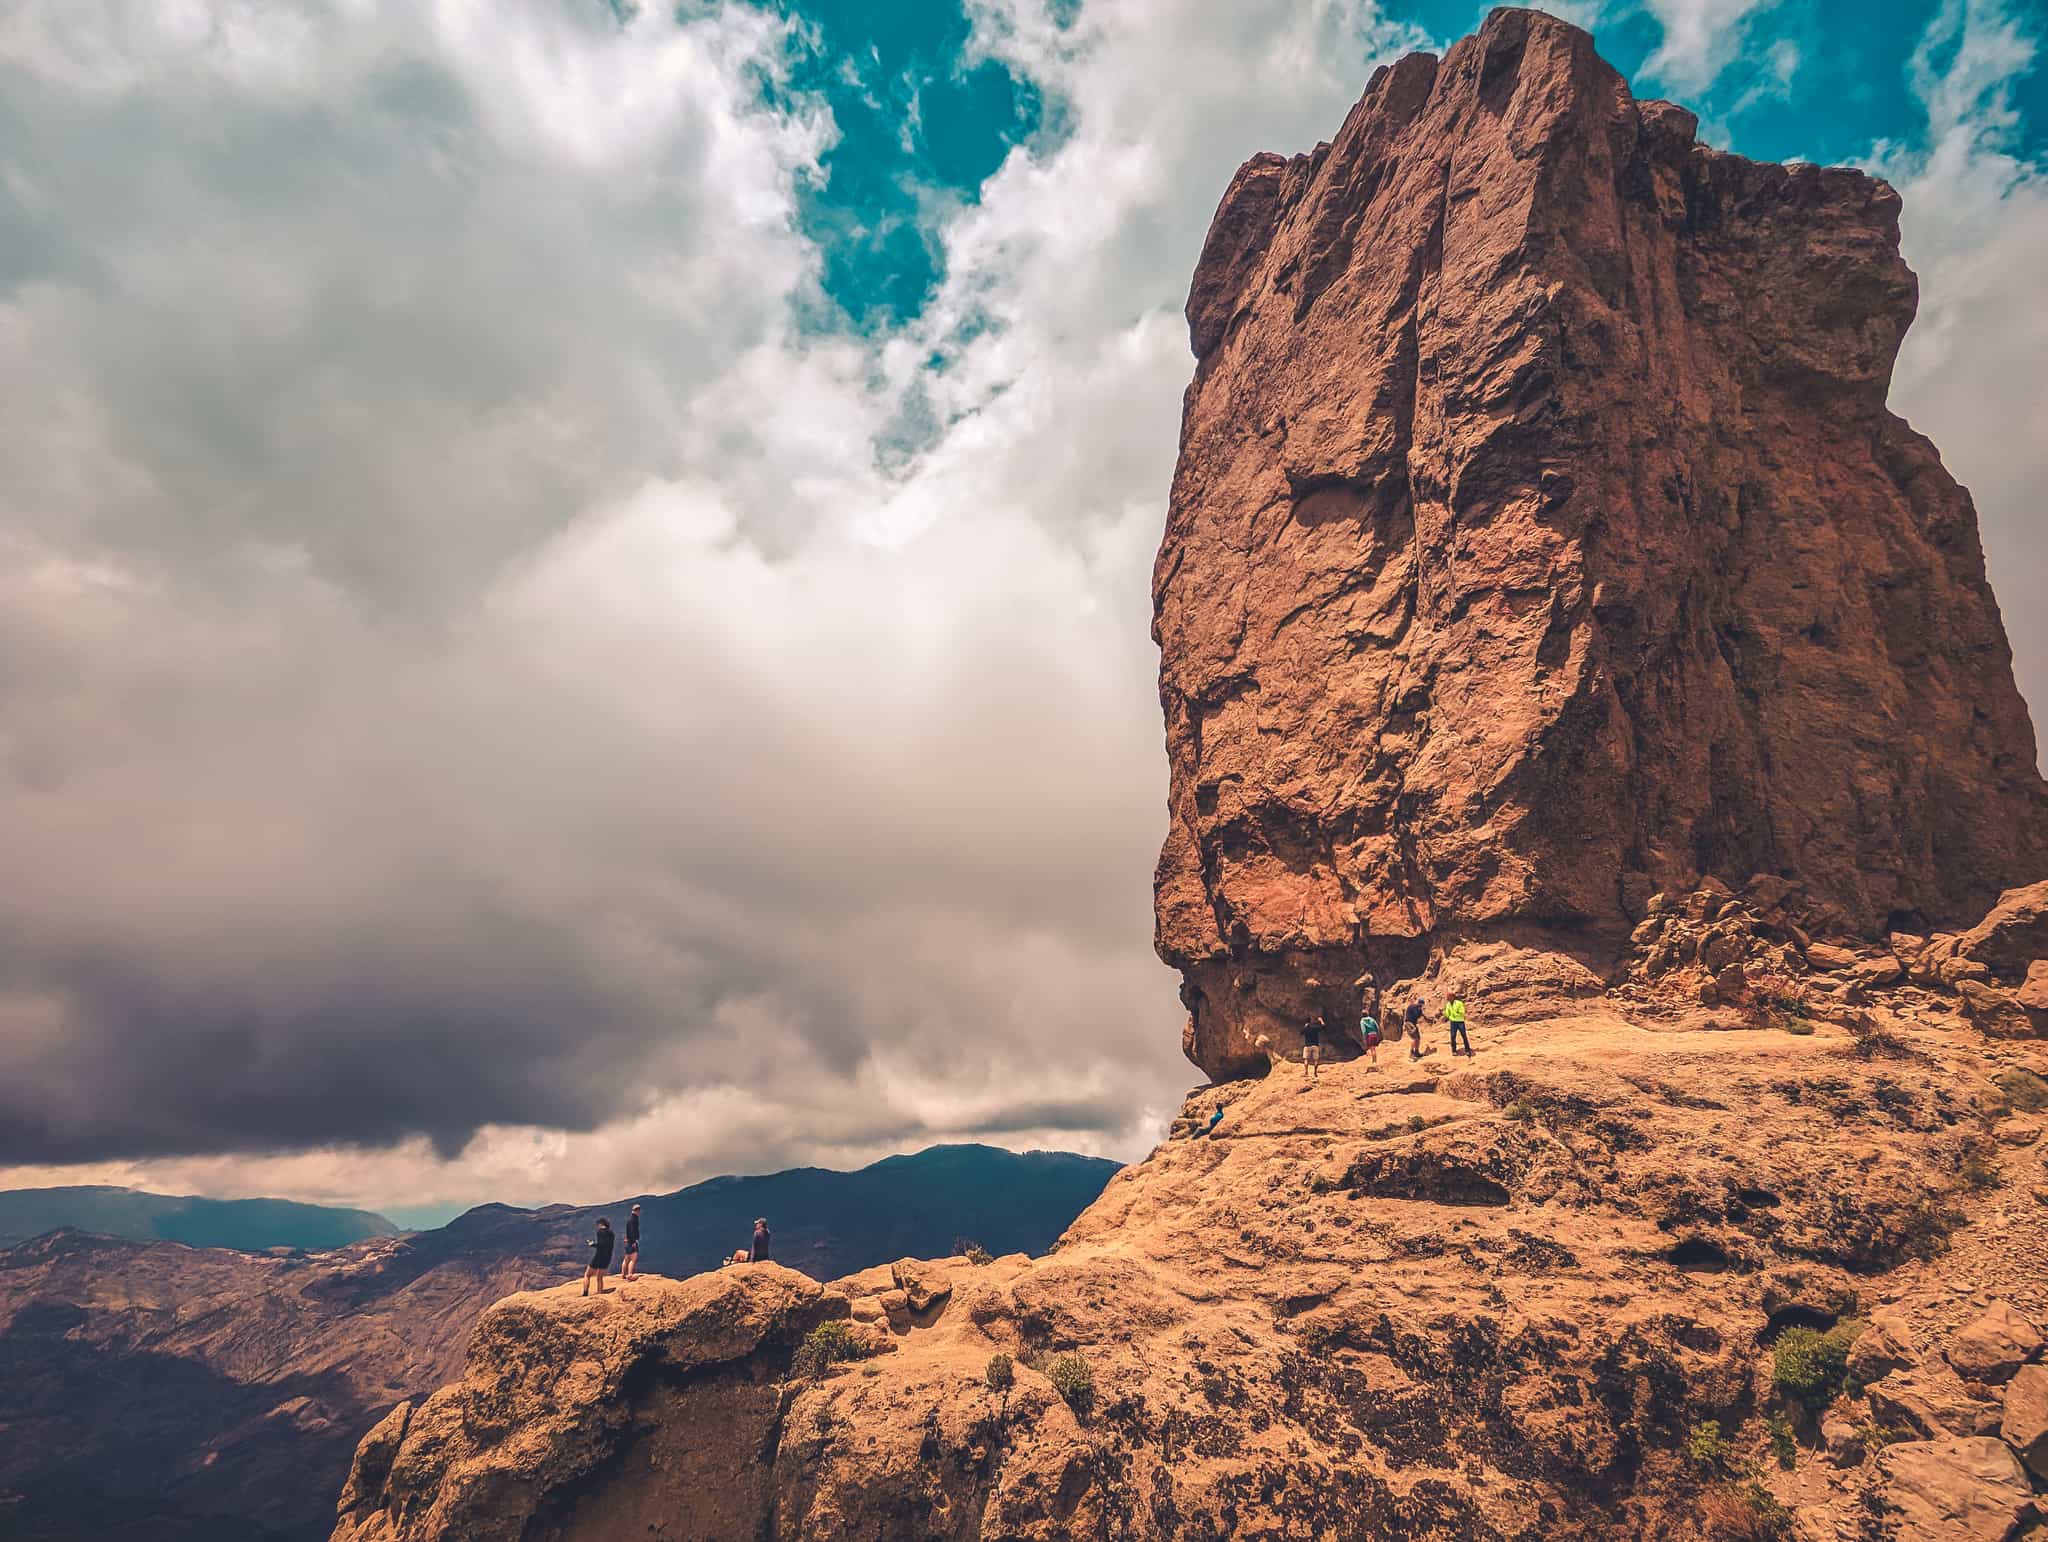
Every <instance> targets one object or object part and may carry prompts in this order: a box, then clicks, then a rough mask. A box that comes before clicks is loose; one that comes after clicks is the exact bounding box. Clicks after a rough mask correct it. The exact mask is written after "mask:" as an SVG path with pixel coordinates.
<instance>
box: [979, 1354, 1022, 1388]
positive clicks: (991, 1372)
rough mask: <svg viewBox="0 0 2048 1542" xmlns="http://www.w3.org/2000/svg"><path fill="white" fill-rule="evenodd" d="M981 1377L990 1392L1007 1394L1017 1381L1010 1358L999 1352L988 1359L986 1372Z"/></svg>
mask: <svg viewBox="0 0 2048 1542" xmlns="http://www.w3.org/2000/svg"><path fill="white" fill-rule="evenodd" d="M983 1375H984V1379H985V1380H986V1381H987V1382H988V1389H989V1391H991V1392H1003V1393H1007V1392H1008V1391H1009V1390H1010V1388H1011V1387H1012V1386H1014V1385H1016V1381H1017V1372H1016V1370H1015V1369H1014V1368H1013V1367H1012V1365H1011V1362H1010V1357H1009V1356H1008V1355H1006V1354H1003V1353H1002V1352H1001V1351H998V1352H997V1353H995V1354H992V1355H990V1356H989V1357H988V1370H987V1371H986V1372H984V1373H983Z"/></svg>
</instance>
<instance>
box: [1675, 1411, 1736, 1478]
mask: <svg viewBox="0 0 2048 1542" xmlns="http://www.w3.org/2000/svg"><path fill="white" fill-rule="evenodd" d="M1685 1454H1686V1455H1687V1456H1688V1457H1689V1458H1691V1460H1692V1464H1693V1465H1694V1466H1695V1467H1699V1468H1703V1469H1704V1470H1706V1471H1707V1472H1720V1471H1722V1470H1723V1469H1725V1468H1726V1467H1727V1465H1728V1442H1727V1441H1726V1440H1725V1439H1723V1438H1722V1435H1721V1421H1720V1420H1719V1419H1702V1420H1701V1421H1700V1422H1699V1423H1698V1424H1695V1425H1694V1426H1693V1427H1692V1432H1691V1433H1690V1434H1688V1435H1687V1436H1686V1437H1685Z"/></svg>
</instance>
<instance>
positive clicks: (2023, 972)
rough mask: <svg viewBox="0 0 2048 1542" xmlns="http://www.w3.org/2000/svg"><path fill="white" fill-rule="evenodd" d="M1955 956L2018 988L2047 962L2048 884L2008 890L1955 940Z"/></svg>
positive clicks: (2045, 881)
mask: <svg viewBox="0 0 2048 1542" xmlns="http://www.w3.org/2000/svg"><path fill="white" fill-rule="evenodd" d="M1956 953H1957V955H1958V956H1960V957H1962V958H1966V959H1970V960H1972V961H1973V962H1976V963H1979V964H1983V965H1984V966H1986V967H1987V968H1988V969H1990V971H1991V972H1992V973H1993V974H1995V975H1997V976H1998V977H1999V979H2001V980H2010V981H2012V982H2013V983H2015V984H2017V983H2018V982H2019V981H2021V980H2023V979H2025V978H2026V977H2027V975H2028V973H2029V971H2030V969H2031V967H2032V965H2033V964H2034V962H2035V961H2036V960H2038V959H2042V958H2048V880H2044V881H2043V882H2040V883H2034V884H2029V885H2027V886H2026V887H2025V888H2022V889H2008V890H2006V891H2005V893H2003V894H2001V895H1999V897H1998V902H1997V903H1996V904H1995V905H1993V906H1992V907H1991V909H1990V910H1989V911H1988V912H1987V913H1986V914H1985V917H1984V919H1983V920H1981V921H1979V922H1978V923H1977V924H1976V925H1975V926H1973V927H1971V928H1970V929H1969V930H1968V931H1967V932H1964V933H1963V934H1962V935H1961V936H1960V937H1958V938H1957V939H1956Z"/></svg>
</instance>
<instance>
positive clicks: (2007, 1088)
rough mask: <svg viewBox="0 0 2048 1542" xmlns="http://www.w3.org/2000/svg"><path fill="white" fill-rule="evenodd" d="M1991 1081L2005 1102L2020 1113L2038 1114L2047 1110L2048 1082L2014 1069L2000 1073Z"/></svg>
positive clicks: (2030, 1072)
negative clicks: (1995, 1084) (2003, 1095)
mask: <svg viewBox="0 0 2048 1542" xmlns="http://www.w3.org/2000/svg"><path fill="white" fill-rule="evenodd" d="M1992 1080H1993V1081H1995V1082H1996V1083H1997V1084H1998V1090H1999V1091H2000V1092H2002V1093H2004V1094H2005V1101H2006V1102H2008V1103H2010V1104H2011V1105H2012V1106H2013V1107H2014V1108H2016V1109H2018V1110H2019V1111H2020V1112H2021V1113H2023V1114H2038V1113H2040V1112H2041V1111H2042V1110H2043V1109H2048V1081H2044V1080H2043V1079H2042V1078H2040V1077H2038V1076H2036V1075H2035V1074H2034V1073H2033V1072H2032V1071H2023V1070H2020V1069H2019V1068H2017V1067H2015V1068H2014V1069H2012V1070H2010V1071H2000V1072H1999V1073H1998V1075H1996V1076H1995V1077H1993V1078H1992Z"/></svg>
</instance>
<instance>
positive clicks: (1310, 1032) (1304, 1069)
mask: <svg viewBox="0 0 2048 1542" xmlns="http://www.w3.org/2000/svg"><path fill="white" fill-rule="evenodd" d="M1322 1062H1323V1020H1322V1018H1321V1017H1319V1016H1317V1017H1311V1018H1310V1019H1309V1020H1308V1021H1307V1022H1305V1023H1303V1024H1302V1025H1301V1074H1302V1076H1303V1078H1304V1079H1306V1080H1308V1081H1314V1080H1315V1079H1316V1067H1317V1066H1319V1065H1321V1064H1322Z"/></svg>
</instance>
